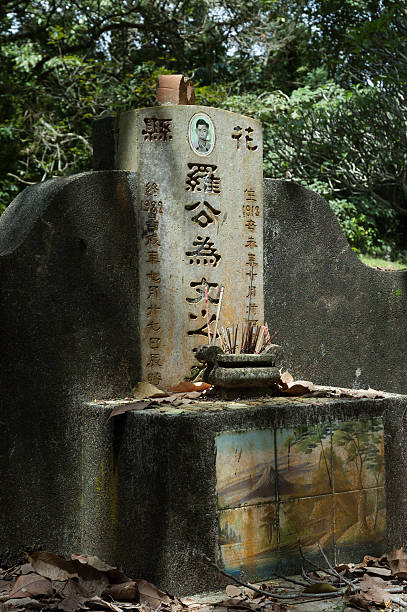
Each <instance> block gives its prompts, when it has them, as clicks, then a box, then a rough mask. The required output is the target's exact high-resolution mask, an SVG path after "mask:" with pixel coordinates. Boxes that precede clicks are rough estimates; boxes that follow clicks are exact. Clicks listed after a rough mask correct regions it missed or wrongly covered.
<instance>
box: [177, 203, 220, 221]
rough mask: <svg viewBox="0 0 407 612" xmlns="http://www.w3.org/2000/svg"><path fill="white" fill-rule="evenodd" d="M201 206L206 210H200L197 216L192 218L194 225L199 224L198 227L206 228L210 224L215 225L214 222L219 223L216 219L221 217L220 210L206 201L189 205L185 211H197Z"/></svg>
mask: <svg viewBox="0 0 407 612" xmlns="http://www.w3.org/2000/svg"><path fill="white" fill-rule="evenodd" d="M201 204H202V206H203V207H204V208H203V209H202V210H199V211H198V212H197V214H196V215H194V216H193V217H191V221H193V222H194V223H198V225H200V226H201V227H206V226H207V225H209V224H210V223H213V222H214V220H216V221H217V219H216V217H217V216H218V215H220V210H217V209H216V208H214V207H213V206H211V205H210V204H209V203H208V202H205V201H203V202H195V203H194V204H187V205H186V206H185V210H195V209H196V208H197V207H198V206H200V205H201ZM205 208H207V210H208V211H209V212H207V210H205Z"/></svg>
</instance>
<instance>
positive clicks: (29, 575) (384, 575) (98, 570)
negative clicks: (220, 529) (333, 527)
mask: <svg viewBox="0 0 407 612" xmlns="http://www.w3.org/2000/svg"><path fill="white" fill-rule="evenodd" d="M320 552H321V553H322V555H323V557H324V558H325V560H326V566H324V567H322V566H321V567H319V566H316V565H315V564H313V563H312V562H310V561H307V559H306V558H305V557H304V565H305V566H309V568H308V569H307V570H305V569H304V571H303V574H302V576H295V577H282V576H280V577H278V579H276V580H272V581H269V582H267V583H265V584H261V585H253V584H243V583H241V584H236V583H237V582H239V581H238V580H236V579H233V578H232V577H231V576H230V578H231V579H232V580H233V581H234V584H229V585H228V586H227V587H226V588H225V590H224V591H220V592H217V593H204V594H200V595H196V596H194V597H183V598H182V599H180V598H178V597H177V596H175V595H171V594H170V593H166V592H164V591H162V590H160V589H158V588H157V587H156V586H155V585H153V584H151V583H150V582H147V581H146V580H143V579H140V578H138V579H131V578H129V577H128V576H126V575H125V574H124V573H123V572H122V571H121V570H120V569H118V568H116V567H112V566H110V565H108V564H107V563H105V562H104V561H102V560H101V559H99V558H98V557H96V556H88V555H83V554H72V555H71V556H70V557H69V558H66V557H63V556H61V555H55V554H54V553H50V552H48V551H36V552H33V553H31V554H30V555H27V562H26V563H22V564H20V565H15V566H13V567H11V568H8V569H2V570H0V611H1V612H23V611H25V610H46V611H50V610H62V611H64V612H76V611H78V612H79V611H81V610H86V611H87V610H90V611H92V610H93V611H98V612H101V611H102V610H113V611H115V612H127V611H130V610H142V611H143V612H157V611H158V610H160V611H162V612H187V611H191V612H228V611H231V610H253V611H254V610H256V611H257V610H258V611H263V610H264V611H266V612H286V611H288V610H295V611H296V612H309V611H311V610H315V611H321V612H322V611H323V610H324V611H328V610H332V611H333V610H337V611H339V610H342V611H343V610H352V609H359V610H371V611H373V610H377V609H383V608H386V609H387V610H401V609H405V608H407V555H406V554H405V553H404V551H403V550H402V549H401V550H396V551H393V552H391V553H388V554H387V555H383V556H382V557H370V556H365V557H364V558H363V560H362V562H361V563H357V564H354V563H347V564H342V565H339V566H335V567H334V566H332V565H331V564H330V562H329V561H328V559H327V558H326V557H325V555H324V552H323V550H322V548H321V547H320ZM203 561H204V562H206V563H208V564H209V565H211V566H212V567H215V568H217V569H218V571H219V572H220V573H222V574H223V575H226V576H227V574H226V573H225V572H224V570H222V568H219V567H218V566H217V565H216V564H215V563H214V562H212V561H211V560H210V559H208V558H207V557H203ZM404 592H406V595H404ZM404 597H405V599H404Z"/></svg>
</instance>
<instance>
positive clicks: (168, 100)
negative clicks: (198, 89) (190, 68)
mask: <svg viewBox="0 0 407 612" xmlns="http://www.w3.org/2000/svg"><path fill="white" fill-rule="evenodd" d="M157 101H158V103H159V104H161V105H167V104H195V92H194V86H193V83H192V81H191V79H189V78H188V77H185V76H184V75H182V74H161V75H160V76H159V77H158V89H157Z"/></svg>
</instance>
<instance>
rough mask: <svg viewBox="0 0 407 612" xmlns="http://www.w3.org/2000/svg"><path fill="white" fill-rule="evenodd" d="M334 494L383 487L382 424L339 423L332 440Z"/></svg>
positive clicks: (376, 420)
mask: <svg viewBox="0 0 407 612" xmlns="http://www.w3.org/2000/svg"><path fill="white" fill-rule="evenodd" d="M332 447H333V466H334V478H335V492H337V493H340V492H342V491H353V490H357V489H367V488H370V487H380V486H383V484H384V448H383V422H382V420H381V419H373V420H371V421H346V422H343V423H336V424H335V429H334V431H333V438H332Z"/></svg>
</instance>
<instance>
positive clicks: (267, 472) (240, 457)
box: [217, 418, 386, 579]
mask: <svg viewBox="0 0 407 612" xmlns="http://www.w3.org/2000/svg"><path fill="white" fill-rule="evenodd" d="M383 484H384V448H383V423H382V419H381V418H375V419H370V420H359V421H356V420H355V421H342V422H339V421H338V422H334V423H322V424H320V425H313V426H307V427H298V428H292V429H278V430H275V431H274V430H271V429H269V430H250V431H235V432H233V431H232V432H225V433H222V434H220V435H219V436H218V438H217V491H218V507H219V525H220V548H221V556H222V560H223V563H224V565H225V567H226V568H227V569H228V570H229V571H232V572H234V573H239V572H241V571H244V572H245V573H246V576H247V577H248V578H252V579H253V578H254V577H258V578H265V577H267V576H269V575H270V572H271V570H272V568H273V567H276V566H280V567H285V566H288V565H290V563H292V562H293V560H294V561H295V559H296V557H298V555H299V551H298V543H299V542H301V545H302V548H303V549H304V550H305V551H307V552H308V554H310V553H311V551H315V550H316V548H317V543H318V542H321V544H322V546H323V547H324V550H325V551H326V552H327V553H328V554H329V553H330V552H332V556H334V555H335V554H336V553H339V551H340V553H341V557H342V558H343V555H345V556H346V550H347V549H349V550H350V549H351V548H352V549H355V547H358V546H360V545H364V546H366V544H368V543H372V546H373V547H374V546H376V548H377V546H378V545H379V544H380V542H381V541H382V540H383V537H384V532H385V512H386V510H385V500H384V488H383ZM271 502H273V503H271Z"/></svg>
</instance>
